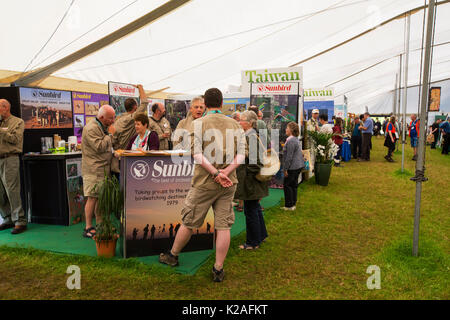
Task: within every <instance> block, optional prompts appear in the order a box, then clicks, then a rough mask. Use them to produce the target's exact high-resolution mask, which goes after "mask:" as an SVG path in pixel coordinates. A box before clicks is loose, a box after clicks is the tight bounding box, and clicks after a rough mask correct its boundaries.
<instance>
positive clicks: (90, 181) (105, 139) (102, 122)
mask: <svg viewBox="0 0 450 320" xmlns="http://www.w3.org/2000/svg"><path fill="white" fill-rule="evenodd" d="M115 117H116V113H115V111H114V109H113V107H111V106H109V105H104V106H102V107H101V108H100V110H99V111H98V114H97V117H96V118H95V120H93V121H90V122H89V123H88V124H87V125H86V126H85V127H84V130H83V135H82V138H81V152H82V163H81V170H82V171H81V173H82V176H83V190H84V196H85V197H87V201H86V206H85V208H84V211H85V214H86V228H85V229H84V232H83V236H84V237H86V238H92V237H93V236H94V235H95V227H93V226H92V219H93V217H94V211H96V207H97V199H98V194H97V191H96V190H95V185H96V184H98V183H99V182H101V181H102V180H103V179H104V177H105V174H107V175H109V174H110V172H111V161H112V157H113V153H112V135H113V134H114V133H115V131H116V129H115V127H114V125H113V123H114V120H115ZM95 214H96V223H97V224H98V223H99V222H101V221H100V217H99V216H97V212H95Z"/></svg>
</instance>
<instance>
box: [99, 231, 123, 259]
mask: <svg viewBox="0 0 450 320" xmlns="http://www.w3.org/2000/svg"><path fill="white" fill-rule="evenodd" d="M117 239H118V236H117V237H115V238H114V239H111V240H100V241H97V240H96V239H95V237H94V240H95V244H96V246H97V255H98V256H99V257H104V258H112V257H114V256H115V255H116V244H117Z"/></svg>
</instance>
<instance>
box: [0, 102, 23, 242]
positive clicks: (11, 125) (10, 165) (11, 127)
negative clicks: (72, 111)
mask: <svg viewBox="0 0 450 320" xmlns="http://www.w3.org/2000/svg"><path fill="white" fill-rule="evenodd" d="M0 116H1V119H0V213H1V215H2V219H3V223H2V224H1V225H0V231H1V230H6V229H11V228H14V229H13V230H12V231H11V233H12V234H19V233H22V232H24V231H25V230H26V229H27V219H26V216H25V212H24V211H23V208H22V200H21V198H20V171H19V170H20V159H19V154H20V153H22V146H23V131H24V127H25V124H24V122H23V120H22V119H20V118H17V117H15V116H13V115H12V114H11V104H10V103H9V101H8V100H5V99H0Z"/></svg>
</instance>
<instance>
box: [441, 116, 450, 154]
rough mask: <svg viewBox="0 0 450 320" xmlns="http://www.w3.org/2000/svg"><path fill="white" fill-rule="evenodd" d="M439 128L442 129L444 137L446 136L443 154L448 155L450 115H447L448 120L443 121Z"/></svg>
mask: <svg viewBox="0 0 450 320" xmlns="http://www.w3.org/2000/svg"><path fill="white" fill-rule="evenodd" d="M439 128H440V129H441V131H442V137H443V138H444V144H443V145H442V154H445V155H448V148H449V147H450V117H447V121H445V122H443V123H441V125H440V126H439Z"/></svg>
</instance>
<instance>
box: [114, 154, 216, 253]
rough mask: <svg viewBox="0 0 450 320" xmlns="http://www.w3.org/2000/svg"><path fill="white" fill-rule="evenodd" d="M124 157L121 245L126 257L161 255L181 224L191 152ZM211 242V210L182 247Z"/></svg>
mask: <svg viewBox="0 0 450 320" xmlns="http://www.w3.org/2000/svg"><path fill="white" fill-rule="evenodd" d="M120 162H121V174H120V176H121V185H122V187H123V192H124V199H125V201H124V210H125V214H124V221H123V235H122V238H121V239H120V241H119V248H120V249H121V250H122V252H123V256H124V257H125V258H128V257H142V256H152V255H158V254H160V253H161V252H164V251H166V250H168V249H170V248H171V246H172V244H173V241H174V238H175V235H176V233H177V231H178V228H179V227H180V225H181V213H182V209H183V205H184V201H185V199H186V196H187V194H188V192H189V189H190V188H191V180H192V176H193V173H194V164H193V162H192V160H191V157H190V156H182V155H180V154H178V155H174V154H170V153H168V152H161V151H159V152H158V151H156V152H148V153H145V154H144V153H139V152H138V153H132V152H130V153H123V154H122V157H121V161H120ZM194 210H195V208H194ZM213 247H214V215H213V213H212V210H211V211H210V212H209V213H208V215H207V217H206V219H205V222H204V224H203V225H202V226H201V227H200V228H198V229H194V234H193V235H192V237H191V240H190V241H189V243H188V244H187V246H186V247H185V248H184V249H183V252H186V251H200V250H211V249H213Z"/></svg>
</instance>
